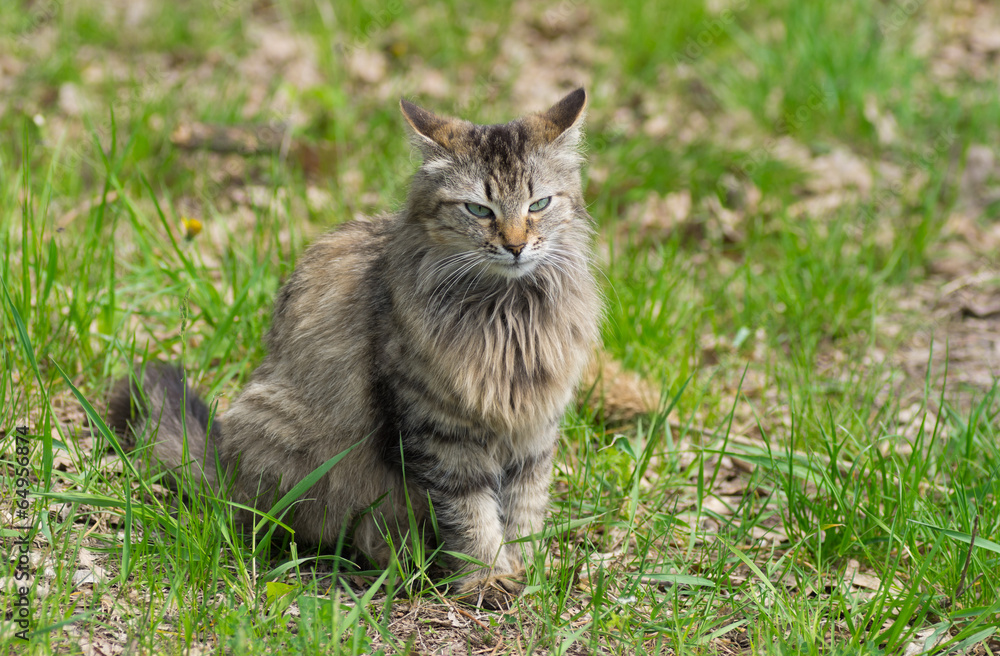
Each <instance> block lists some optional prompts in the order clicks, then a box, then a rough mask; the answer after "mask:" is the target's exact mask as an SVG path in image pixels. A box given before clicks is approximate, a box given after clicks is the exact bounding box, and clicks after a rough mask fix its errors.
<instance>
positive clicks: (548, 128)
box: [538, 87, 587, 147]
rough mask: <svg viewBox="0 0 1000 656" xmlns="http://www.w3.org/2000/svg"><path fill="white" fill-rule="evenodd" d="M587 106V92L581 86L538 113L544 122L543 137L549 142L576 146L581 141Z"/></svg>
mask: <svg viewBox="0 0 1000 656" xmlns="http://www.w3.org/2000/svg"><path fill="white" fill-rule="evenodd" d="M586 107H587V92H586V91H584V90H583V87H580V88H579V89H577V90H576V91H572V92H570V93H569V94H567V95H566V96H565V97H564V98H563V99H562V100H560V101H559V102H557V103H556V104H555V105H552V107H550V108H549V109H547V110H546V111H544V112H542V113H541V114H538V118H540V119H541V120H542V124H543V129H542V138H543V139H544V140H545V141H547V142H549V143H553V142H556V141H558V142H559V144H560V145H566V146H567V147H575V146H576V145H577V144H578V143H579V142H580V129H581V127H582V126H583V115H584V110H585V109H586Z"/></svg>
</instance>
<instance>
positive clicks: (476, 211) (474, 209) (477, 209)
mask: <svg viewBox="0 0 1000 656" xmlns="http://www.w3.org/2000/svg"><path fill="white" fill-rule="evenodd" d="M465 209H467V210H469V214H471V215H472V216H478V217H479V218H480V219H487V218H489V217H491V216H493V210H491V209H490V208H488V207H486V206H485V205H477V204H476V203H466V204H465Z"/></svg>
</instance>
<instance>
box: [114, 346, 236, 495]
mask: <svg viewBox="0 0 1000 656" xmlns="http://www.w3.org/2000/svg"><path fill="white" fill-rule="evenodd" d="M209 424H211V426H209ZM108 426H110V427H111V428H112V429H113V430H114V431H115V432H116V433H117V434H118V435H119V436H121V437H122V438H123V441H124V442H125V443H127V444H129V445H134V446H135V447H137V452H136V453H137V455H138V456H139V457H138V458H137V461H138V462H139V463H140V464H141V465H143V468H144V471H145V473H148V474H155V473H159V472H161V471H164V470H173V471H174V473H175V474H177V475H178V477H177V480H178V486H179V487H183V488H185V489H189V490H196V489H198V488H199V487H200V486H201V484H206V485H208V486H209V487H211V488H212V489H213V490H218V475H217V469H218V468H217V462H216V449H217V447H218V443H219V438H220V435H221V424H220V422H219V420H218V419H217V418H213V417H212V413H211V411H210V410H209V408H208V406H207V405H206V404H205V402H204V401H202V400H201V399H200V398H199V397H198V395H197V394H195V393H194V391H192V390H191V388H190V387H189V386H188V385H187V383H186V382H185V378H184V372H183V371H182V370H181V369H179V368H177V367H174V366H171V365H167V364H163V363H150V364H149V365H147V366H146V368H145V371H144V372H143V373H142V379H141V381H136V380H135V379H133V378H124V379H122V380H120V381H118V383H117V384H116V385H115V388H114V390H113V391H112V393H111V399H110V401H109V403H108ZM170 478H171V477H169V476H167V477H166V478H165V481H166V482H167V483H168V484H173V483H174V481H173V480H169V479H170Z"/></svg>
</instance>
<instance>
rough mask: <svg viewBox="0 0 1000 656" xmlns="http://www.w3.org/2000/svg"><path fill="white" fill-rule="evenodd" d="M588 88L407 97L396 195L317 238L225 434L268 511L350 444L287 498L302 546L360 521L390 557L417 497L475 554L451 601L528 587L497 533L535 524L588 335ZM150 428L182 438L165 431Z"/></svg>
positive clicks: (246, 488)
mask: <svg viewBox="0 0 1000 656" xmlns="http://www.w3.org/2000/svg"><path fill="white" fill-rule="evenodd" d="M585 102H586V96H585V94H584V92H583V90H582V89H579V90H577V91H575V92H573V93H571V94H570V95H568V96H567V97H566V98H564V99H563V100H562V101H560V103H558V104H556V105H555V106H554V107H553V108H551V109H550V110H548V111H547V112H544V113H541V114H536V115H532V116H529V117H526V118H523V119H519V120H516V121H513V122H511V123H507V124H503V125H489V126H482V125H473V124H471V123H467V122H464V121H459V120H456V119H450V118H443V117H438V116H436V115H434V114H431V113H430V112H427V111H426V110H423V109H420V108H419V107H416V106H415V105H412V104H410V103H408V102H406V101H402V103H401V109H402V111H403V114H404V117H405V118H406V120H407V122H408V124H409V126H410V128H411V133H412V134H411V136H412V139H413V141H414V143H415V144H416V145H417V147H419V148H420V150H421V151H422V154H423V156H424V163H423V165H422V166H421V168H420V169H419V170H418V171H417V173H416V175H415V176H414V180H413V183H412V186H411V191H410V194H409V197H408V200H407V204H406V206H405V208H404V209H403V210H402V211H401V212H399V213H398V214H396V215H393V216H383V217H378V218H374V219H370V220H359V221H353V222H351V223H348V224H345V225H343V226H341V227H339V228H337V229H336V230H334V231H333V232H330V233H328V234H326V235H325V236H323V237H321V238H320V239H318V240H317V241H316V243H314V244H313V245H312V246H311V247H310V248H309V249H308V250H307V251H306V252H305V254H304V255H303V256H302V258H301V260H300V262H299V264H298V267H297V269H296V270H295V272H294V273H293V274H292V276H291V278H290V279H289V280H288V282H287V283H286V284H285V286H284V287H283V288H282V289H281V291H280V293H279V294H278V298H277V300H276V303H275V308H274V316H273V321H272V328H271V332H270V334H269V336H268V347H269V353H268V355H267V357H266V358H265V360H264V361H263V363H262V364H261V365H260V367H259V368H258V369H257V370H256V372H255V373H254V375H253V377H252V379H251V381H250V382H249V384H248V385H247V386H246V388H245V389H244V390H243V391H242V393H241V394H240V396H239V397H238V398H237V400H236V401H235V402H234V404H233V405H232V407H231V408H230V409H229V411H228V412H227V413H226V414H225V417H224V419H223V420H222V421H221V423H222V428H221V436H218V437H217V443H218V451H219V456H220V460H221V462H222V463H223V464H224V465H225V466H227V467H229V468H230V471H231V472H234V474H235V482H234V486H233V489H232V490H231V491H230V494H231V495H232V498H234V499H235V500H236V501H239V502H241V503H247V504H250V505H253V504H255V503H256V504H257V505H259V506H261V507H264V508H267V507H268V506H269V504H270V503H271V502H272V500H273V499H274V497H275V496H276V495H278V496H280V495H281V494H283V493H284V492H286V491H287V490H289V489H290V488H291V487H292V486H293V485H294V484H295V483H296V482H297V481H299V480H301V479H302V478H303V477H304V476H306V475H307V474H308V473H309V472H310V471H312V470H313V469H315V468H316V467H318V466H319V465H320V464H322V463H323V462H324V461H326V460H327V459H329V458H331V457H332V456H334V455H336V454H337V453H339V452H341V451H343V450H344V449H346V448H347V447H349V446H351V445H353V444H355V443H359V442H360V444H359V446H358V447H357V448H355V449H354V450H353V451H352V452H351V453H350V454H349V455H348V456H347V457H346V458H345V459H344V460H342V461H341V462H340V463H338V464H337V465H336V466H335V467H334V468H333V469H332V470H331V471H330V472H329V473H328V474H327V475H326V476H325V477H324V478H323V479H322V480H321V481H320V482H319V483H318V484H316V485H315V486H314V488H313V489H311V490H310V491H309V492H308V493H307V494H306V497H307V498H308V499H310V500H307V501H303V502H301V503H299V504H297V506H296V510H295V515H294V518H293V520H292V527H293V528H294V530H295V535H296V539H297V540H298V541H300V542H308V543H325V544H332V543H335V542H336V541H337V539H338V536H339V535H340V533H341V531H342V530H343V529H344V527H348V528H353V544H354V545H355V546H356V547H357V548H358V549H359V550H360V551H362V552H363V553H365V554H367V555H368V556H369V557H370V558H371V559H373V560H374V561H375V562H376V563H378V564H380V565H385V564H387V563H388V562H389V561H390V559H391V552H390V550H389V548H388V547H387V546H386V540H385V538H384V534H386V533H390V534H392V535H393V536H394V540H393V541H394V542H395V543H396V544H399V543H400V541H401V540H402V539H404V535H405V533H406V531H407V530H408V528H407V527H408V519H407V494H408V497H409V505H410V507H411V508H412V509H413V511H414V512H415V514H416V516H417V519H418V522H420V523H424V522H426V521H427V520H428V519H429V504H428V499H429V500H430V502H431V503H432V504H433V510H434V514H435V518H436V521H437V524H438V527H439V529H440V534H441V537H442V539H443V540H444V546H445V548H446V549H447V550H450V551H457V552H462V553H465V554H468V555H470V556H472V557H474V558H476V559H478V560H479V561H482V562H483V563H486V567H483V568H479V567H473V566H470V565H468V564H465V565H462V564H461V563H455V566H456V567H459V566H461V567H464V568H465V570H466V572H465V574H464V578H463V579H462V581H461V582H460V585H459V594H460V595H461V596H464V597H466V598H468V599H470V600H471V601H472V602H474V603H479V604H482V605H486V606H493V607H497V606H502V605H504V604H506V603H507V602H509V600H510V598H511V596H512V595H514V594H517V593H518V592H519V590H520V589H521V587H522V586H521V584H520V583H518V582H517V578H518V577H519V576H520V574H521V573H522V572H523V562H522V554H521V547H520V546H519V545H510V544H506V545H505V542H507V541H509V540H512V539H514V538H517V537H519V536H523V535H526V534H530V533H532V532H534V531H537V530H538V529H539V528H540V527H541V525H542V521H543V518H544V514H545V508H546V503H547V499H548V486H549V479H550V475H551V463H552V454H553V450H554V447H555V441H556V438H557V433H558V426H559V422H560V419H561V417H562V415H563V413H564V411H565V409H566V406H567V404H568V403H569V402H570V399H571V395H572V392H573V388H574V386H575V385H576V383H577V381H578V380H579V377H580V375H581V372H582V370H583V367H584V365H585V364H586V361H587V358H588V355H589V354H590V353H591V349H592V346H593V344H594V343H595V341H596V340H597V337H598V320H599V315H600V297H599V294H598V290H597V286H596V284H595V281H594V278H593V275H592V272H591V266H592V262H591V241H592V228H591V219H590V217H589V216H588V214H587V212H586V210H585V208H584V205H583V198H582V194H581V184H580V173H579V169H580V164H581V161H582V160H581V156H580V153H579V150H578V142H579V138H580V124H581V121H582V114H583V109H584V105H585ZM545 197H551V201H550V202H549V204H548V206H547V207H545V208H544V209H542V210H540V211H531V210H530V209H529V205H531V204H532V203H535V202H536V201H538V200H539V199H541V198H545ZM466 203H474V204H477V205H482V206H484V207H489V208H491V209H492V210H493V216H492V217H490V218H487V219H481V218H478V217H476V216H475V215H473V214H472V213H471V211H470V210H469V209H468V208H467V207H466ZM154 383H155V381H154ZM147 392H148V390H147ZM152 396H155V394H154V395H152ZM156 398H157V399H161V401H162V400H164V399H165V397H164V395H162V394H160V395H159V396H156ZM165 402H167V403H169V399H165ZM119 405H121V403H120V402H119ZM125 405H128V404H127V403H126V404H125ZM154 410H155V408H154ZM176 412H177V413H179V412H180V407H179V406H177V407H176ZM113 419H114V418H113ZM126 420H127V418H124V417H121V418H118V419H117V420H116V421H117V423H118V424H119V425H124V423H125V421H126ZM188 423H189V425H190V424H191V421H189V422H188ZM177 424H178V422H176V421H174V422H173V423H172V424H171V425H170V426H169V427H168V428H170V429H171V430H173V429H175V428H176V425H177ZM213 434H214V433H213ZM158 439H159V440H160V443H165V444H174V445H176V444H177V443H179V441H180V439H181V438H180V436H179V435H167V436H165V435H164V428H163V427H162V426H161V428H160V434H159V437H158ZM201 439H202V440H203V439H204V437H203V436H202V437H201ZM154 450H155V449H154ZM164 450H165V449H164ZM178 451H179V449H178V448H177V447H176V446H174V447H173V449H172V453H174V454H176V452H178ZM193 451H195V452H196V453H202V451H198V450H193ZM157 455H158V456H159V455H160V453H159V452H157ZM163 459H164V460H165V461H166V462H165V464H166V465H168V466H179V465H180V464H181V463H180V461H179V460H177V459H176V458H174V459H172V460H171V459H169V458H163Z"/></svg>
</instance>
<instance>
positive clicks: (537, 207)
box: [528, 196, 552, 212]
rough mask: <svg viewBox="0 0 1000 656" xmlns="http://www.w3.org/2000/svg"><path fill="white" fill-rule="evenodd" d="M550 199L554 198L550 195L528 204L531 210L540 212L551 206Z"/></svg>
mask: <svg viewBox="0 0 1000 656" xmlns="http://www.w3.org/2000/svg"><path fill="white" fill-rule="evenodd" d="M550 200H552V196H548V197H546V198H540V199H538V200H536V201H535V202H534V203H532V204H531V205H528V209H529V210H531V211H532V212H540V211H542V210H544V209H545V208H546V207H548V206H549V201H550Z"/></svg>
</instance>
